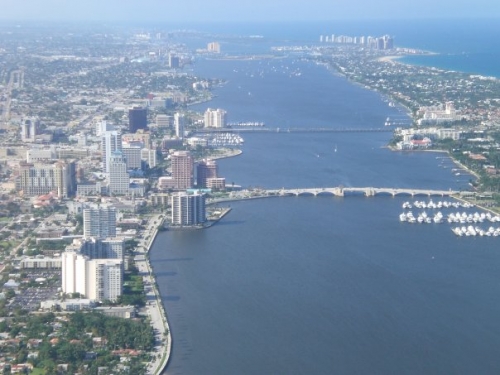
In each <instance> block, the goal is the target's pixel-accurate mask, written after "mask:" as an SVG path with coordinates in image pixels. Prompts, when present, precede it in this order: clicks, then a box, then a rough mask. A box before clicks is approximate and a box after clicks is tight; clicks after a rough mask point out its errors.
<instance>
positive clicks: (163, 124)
mask: <svg viewBox="0 0 500 375" xmlns="http://www.w3.org/2000/svg"><path fill="white" fill-rule="evenodd" d="M156 126H157V127H158V128H163V129H164V128H170V127H171V126H172V116H167V115H156Z"/></svg>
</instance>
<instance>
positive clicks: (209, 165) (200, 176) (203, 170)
mask: <svg viewBox="0 0 500 375" xmlns="http://www.w3.org/2000/svg"><path fill="white" fill-rule="evenodd" d="M216 177H217V163H216V162H215V160H206V159H205V160H202V161H200V162H199V163H198V165H197V167H196V186H197V187H198V188H206V187H207V179H209V178H216Z"/></svg>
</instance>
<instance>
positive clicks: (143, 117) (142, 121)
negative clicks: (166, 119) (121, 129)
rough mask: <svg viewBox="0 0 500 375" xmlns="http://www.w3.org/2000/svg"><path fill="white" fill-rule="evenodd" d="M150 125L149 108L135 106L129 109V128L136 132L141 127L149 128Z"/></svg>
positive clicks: (130, 130)
mask: <svg viewBox="0 0 500 375" xmlns="http://www.w3.org/2000/svg"><path fill="white" fill-rule="evenodd" d="M147 127H148V110H147V108H142V107H134V108H131V109H129V110H128V130H129V132H131V133H135V132H136V131H137V130H139V129H147Z"/></svg>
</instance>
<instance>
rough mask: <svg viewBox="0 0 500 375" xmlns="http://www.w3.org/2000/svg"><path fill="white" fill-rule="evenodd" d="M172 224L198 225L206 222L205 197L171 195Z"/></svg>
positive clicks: (199, 195) (183, 194) (181, 194)
mask: <svg viewBox="0 0 500 375" xmlns="http://www.w3.org/2000/svg"><path fill="white" fill-rule="evenodd" d="M171 205H172V224H173V225H181V226H182V225H199V224H202V223H204V222H205V221H206V212H205V197H204V196H203V195H202V194H191V195H190V194H186V193H179V194H175V195H172V198H171Z"/></svg>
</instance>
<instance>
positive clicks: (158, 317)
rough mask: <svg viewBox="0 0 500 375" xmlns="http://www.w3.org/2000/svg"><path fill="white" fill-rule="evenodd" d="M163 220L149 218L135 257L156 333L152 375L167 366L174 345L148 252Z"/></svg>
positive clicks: (157, 216) (148, 369) (150, 368)
mask: <svg viewBox="0 0 500 375" xmlns="http://www.w3.org/2000/svg"><path fill="white" fill-rule="evenodd" d="M161 222H162V219H161V218H160V215H154V216H152V217H151V218H150V219H149V221H148V223H147V227H146V230H145V232H144V235H143V238H141V239H140V240H139V245H138V246H137V251H136V255H135V258H134V259H135V264H136V266H137V268H138V270H139V274H140V275H142V280H143V282H144V291H145V293H146V301H147V302H146V307H145V311H144V313H145V314H147V316H148V317H149V318H150V320H151V325H152V326H153V330H154V333H155V347H154V353H153V357H154V358H153V360H152V361H151V362H150V363H149V365H148V368H147V374H151V375H157V374H161V372H162V371H163V369H164V368H165V367H166V364H167V362H168V358H169V356H170V351H171V345H172V339H171V335H170V330H169V327H168V322H167V319H166V314H165V310H164V309H163V304H162V302H161V298H160V293H159V291H158V290H157V288H156V283H155V278H154V275H153V272H152V269H151V266H150V264H149V261H148V258H147V252H148V251H149V249H150V247H151V245H152V243H153V241H154V237H155V236H156V233H157V228H158V225H159V224H160V223H161Z"/></svg>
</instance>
